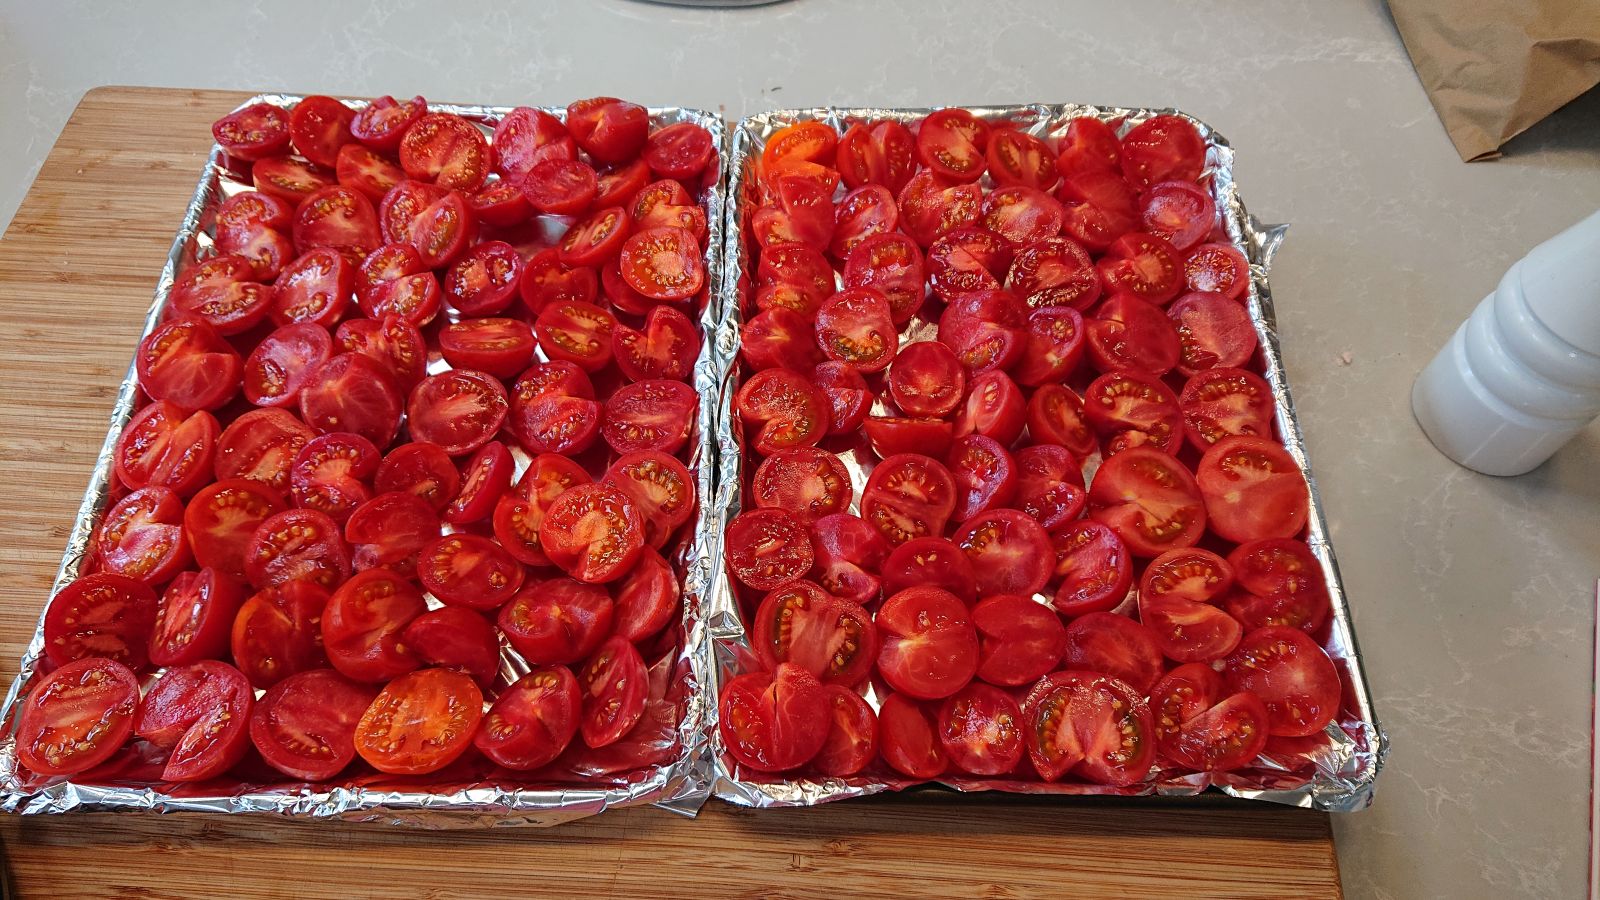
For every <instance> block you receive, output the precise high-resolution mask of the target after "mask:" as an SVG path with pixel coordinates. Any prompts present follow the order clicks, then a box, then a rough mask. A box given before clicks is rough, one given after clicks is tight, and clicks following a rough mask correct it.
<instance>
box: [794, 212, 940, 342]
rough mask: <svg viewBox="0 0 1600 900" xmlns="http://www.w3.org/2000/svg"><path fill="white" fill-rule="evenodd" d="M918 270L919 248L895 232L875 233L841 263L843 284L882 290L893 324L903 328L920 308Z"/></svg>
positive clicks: (920, 262) (921, 286)
mask: <svg viewBox="0 0 1600 900" xmlns="http://www.w3.org/2000/svg"><path fill="white" fill-rule="evenodd" d="M922 272H923V259H922V251H921V250H920V249H919V248H918V247H917V245H916V243H915V242H914V241H912V240H911V239H910V238H909V237H906V236H905V235H903V234H899V233H889V234H877V235H873V236H871V237H868V238H865V239H864V240H862V241H861V242H860V243H859V244H856V246H855V249H853V250H851V251H850V255H849V257H848V258H847V259H846V260H845V264H844V285H845V287H851V288H860V287H870V288H876V289H878V290H879V291H881V292H883V295H884V297H885V298H887V299H888V301H889V311H890V313H891V315H892V316H893V317H894V324H895V325H896V327H903V326H904V325H905V324H906V323H907V322H909V321H911V317H912V316H915V315H916V314H917V310H919V309H921V308H922V302H923V295H924V293H925V288H924V287H923V283H922ZM819 300H820V298H819Z"/></svg>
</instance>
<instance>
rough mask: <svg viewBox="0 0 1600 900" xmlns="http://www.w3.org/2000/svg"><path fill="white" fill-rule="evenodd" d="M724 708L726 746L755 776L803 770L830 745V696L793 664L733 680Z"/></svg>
mask: <svg viewBox="0 0 1600 900" xmlns="http://www.w3.org/2000/svg"><path fill="white" fill-rule="evenodd" d="M719 709H720V713H721V715H720V716H719V717H718V727H719V729H720V730H721V733H722V742H723V746H724V747H725V748H726V750H727V751H728V753H729V754H730V755H731V756H733V758H734V760H735V761H737V762H738V763H739V765H741V766H744V767H746V768H749V769H751V770H753V771H757V772H783V771H787V770H789V769H794V768H798V767H800V766H802V765H805V764H806V762H808V761H809V760H810V759H811V758H812V757H814V756H816V755H817V753H818V752H819V751H820V750H821V749H822V745H823V743H824V742H825V741H826V740H827V736H828V724H829V721H830V713H829V706H828V693H827V691H826V690H825V689H824V688H823V686H822V683H821V682H820V681H818V680H817V679H816V676H814V675H812V674H811V673H810V672H807V671H806V670H804V669H802V668H800V667H799V666H795V665H791V664H789V663H782V664H780V665H779V666H778V667H777V669H776V670H774V671H772V672H751V673H748V674H745V675H739V676H737V677H735V678H732V679H730V680H729V681H728V682H727V683H726V684H724V685H723V686H722V697H721V700H720V701H719Z"/></svg>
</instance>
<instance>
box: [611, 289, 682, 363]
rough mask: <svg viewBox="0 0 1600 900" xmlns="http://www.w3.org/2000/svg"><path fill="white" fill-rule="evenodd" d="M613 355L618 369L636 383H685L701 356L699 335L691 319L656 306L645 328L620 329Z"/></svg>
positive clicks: (618, 329) (647, 319)
mask: <svg viewBox="0 0 1600 900" xmlns="http://www.w3.org/2000/svg"><path fill="white" fill-rule="evenodd" d="M612 352H613V354H614V355H615V357H616V361H617V368H618V369H620V370H621V371H622V374H624V375H626V376H627V377H628V378H630V379H632V380H634V381H645V380H647V379H653V378H664V379H669V380H673V381H682V380H685V379H687V378H688V377H689V375H690V374H691V373H692V372H693V370H694V364H695V360H696V359H698V358H699V356H700V333H699V332H698V331H697V330H696V329H695V325H694V323H693V322H692V321H690V320H689V317H688V316H686V315H684V314H683V313H681V312H679V311H678V310H676V309H673V308H672V307H670V306H656V307H654V308H652V309H651V310H650V312H649V314H648V315H647V316H646V317H645V322H644V327H643V328H642V329H637V330H636V329H634V328H630V327H628V326H627V325H618V326H617V328H616V333H615V336H614V338H613V341H612Z"/></svg>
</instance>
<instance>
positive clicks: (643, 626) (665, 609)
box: [614, 547, 682, 644]
mask: <svg viewBox="0 0 1600 900" xmlns="http://www.w3.org/2000/svg"><path fill="white" fill-rule="evenodd" d="M681 597H682V591H681V588H680V587H679V585H678V575H677V573H676V572H674V571H673V570H672V566H671V565H669V564H668V563H667V561H666V560H665V559H663V558H662V557H661V554H659V553H657V552H656V551H655V550H653V549H651V548H649V547H646V548H645V549H644V550H643V551H641V552H640V554H639V562H638V564H637V565H635V566H634V567H633V571H632V572H630V573H628V576H627V577H626V578H624V579H623V580H622V582H621V583H620V584H619V585H618V586H617V597H616V601H615V605H616V611H615V616H614V617H615V620H616V627H615V633H616V635H617V636H618V637H621V638H625V639H627V640H630V641H633V642H634V643H636V644H637V643H640V642H642V641H646V640H648V639H650V638H652V637H655V636H656V635H657V634H658V633H660V631H661V629H663V628H665V627H667V623H668V622H671V621H672V620H673V618H674V617H675V616H677V615H679V614H680V612H681V610H682V606H681V605H680V604H679V600H680V599H681Z"/></svg>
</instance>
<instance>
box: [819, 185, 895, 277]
mask: <svg viewBox="0 0 1600 900" xmlns="http://www.w3.org/2000/svg"><path fill="white" fill-rule="evenodd" d="M899 223H900V210H899V209H898V208H897V207H896V206H895V205H894V194H893V193H892V192H891V191H890V190H889V189H888V188H886V187H884V186H882V185H879V184H867V185H862V186H861V187H858V188H856V189H855V190H853V191H851V192H850V193H848V194H846V195H845V196H844V197H843V198H842V199H841V200H840V201H839V207H838V209H837V210H835V212H834V222H833V228H832V229H831V230H832V231H833V238H832V240H831V241H829V243H828V247H829V249H830V250H831V251H832V253H833V255H834V256H835V257H837V258H838V259H846V258H848V257H849V256H850V252H851V251H852V250H854V249H855V248H856V247H858V246H860V245H861V242H862V241H865V240H867V239H868V238H870V237H872V236H874V235H879V234H888V233H890V232H893V231H894V229H895V226H896V225H898V224H899Z"/></svg>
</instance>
